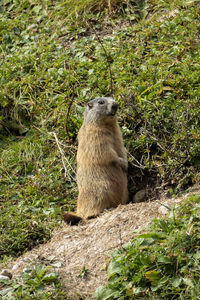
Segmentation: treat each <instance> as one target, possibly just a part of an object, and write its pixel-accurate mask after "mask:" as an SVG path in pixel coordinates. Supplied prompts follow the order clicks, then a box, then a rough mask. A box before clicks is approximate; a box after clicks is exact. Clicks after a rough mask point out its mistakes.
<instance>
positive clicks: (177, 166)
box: [0, 0, 200, 261]
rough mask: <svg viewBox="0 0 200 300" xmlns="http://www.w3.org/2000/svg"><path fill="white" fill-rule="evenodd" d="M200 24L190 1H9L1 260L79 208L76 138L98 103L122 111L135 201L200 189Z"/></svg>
mask: <svg viewBox="0 0 200 300" xmlns="http://www.w3.org/2000/svg"><path fill="white" fill-rule="evenodd" d="M199 16H200V6H199V3H198V1H186V0H184V1H179V0H176V1H167V0H166V1H165V0H159V1H153V0H151V1H140V2H138V1H125V0H124V1H117V0H116V1H105V0H104V1H103V0H102V1H98V2H97V1H92V0H87V1H85V2H84V6H83V1H82V2H81V1H50V0H45V1H39V0H33V1H31V2H30V1H27V0H22V1H17V0H15V1H14V0H3V1H2V2H1V5H0V41H1V46H0V58H1V67H0V90H1V92H0V209H1V216H0V234H1V235H0V245H1V246H0V256H1V259H2V260H3V261H6V260H7V259H8V258H9V257H16V256H19V255H20V254H22V253H23V252H24V251H26V250H27V249H31V248H32V247H34V246H35V245H37V244H39V243H42V242H44V241H45V240H47V239H49V237H50V236H51V232H52V230H53V228H55V226H57V225H59V224H60V221H61V214H62V212H63V211H65V210H74V209H75V204H76V198H77V193H78V191H77V186H76V179H75V173H76V163H75V156H76V150H77V142H76V137H77V132H78V130H79V128H80V126H81V123H82V119H83V110H84V105H85V103H87V102H88V101H89V100H90V99H92V98H94V97H96V96H101V95H103V96H110V95H111V94H112V95H113V97H115V98H116V100H117V101H118V103H119V105H120V112H119V122H120V126H121V128H122V131H123V136H124V139H125V144H126V147H127V149H128V152H129V174H128V176H129V189H130V195H131V196H132V195H133V194H134V193H135V192H137V191H138V190H140V189H141V188H144V187H146V186H148V188H149V189H150V190H151V191H152V193H153V194H154V192H155V190H156V191H158V192H162V191H163V189H164V190H166V191H170V193H172V194H174V193H177V192H179V191H181V190H184V189H187V187H189V186H190V185H192V184H194V183H196V182H199V161H200V150H199V149H200V141H199V135H200V129H199V128H200V126H199V125H200V108H199V98H200V86H199V76H200V68H199V66H200V61H199V57H200V47H199V35H200V27H199ZM102 45H103V46H102ZM111 83H112V84H111ZM54 133H56V135H57V137H58V140H59V143H60V145H61V147H62V149H63V151H64V154H65V159H64V162H65V165H66V168H67V170H68V173H67V175H66V177H65V172H64V167H63V162H62V157H61V153H60V151H59V149H58V145H57V143H56V141H55V135H54ZM154 196H155V194H154Z"/></svg>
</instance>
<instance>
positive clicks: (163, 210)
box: [158, 204, 170, 215]
mask: <svg viewBox="0 0 200 300" xmlns="http://www.w3.org/2000/svg"><path fill="white" fill-rule="evenodd" d="M158 212H159V214H161V215H168V214H169V212H170V207H169V208H168V205H167V204H164V205H161V206H160V207H159V209H158Z"/></svg>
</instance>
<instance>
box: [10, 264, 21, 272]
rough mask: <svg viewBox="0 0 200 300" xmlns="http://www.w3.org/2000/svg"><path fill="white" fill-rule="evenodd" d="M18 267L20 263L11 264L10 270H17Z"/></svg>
mask: <svg viewBox="0 0 200 300" xmlns="http://www.w3.org/2000/svg"><path fill="white" fill-rule="evenodd" d="M19 267H20V263H18V264H15V265H13V266H12V270H13V271H15V270H17V269H18V268H19Z"/></svg>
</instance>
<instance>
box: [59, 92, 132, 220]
mask: <svg viewBox="0 0 200 300" xmlns="http://www.w3.org/2000/svg"><path fill="white" fill-rule="evenodd" d="M117 109H118V104H117V102H116V101H114V100H113V98H111V97H102V98H95V99H94V100H92V101H90V102H89V103H88V104H87V107H86V110H85V113H84V122H83V125H82V127H81V128H80V130H79V133H78V152H77V183H78V190H79V195H78V201H77V213H76V214H73V213H65V214H64V215H63V218H64V221H65V222H66V223H70V224H71V225H74V224H76V223H78V222H79V221H80V220H81V219H82V218H83V219H88V218H92V217H95V216H97V215H98V214H99V213H101V212H102V211H103V210H104V209H106V208H111V207H116V206H117V205H119V204H125V203H126V202H127V200H128V189H127V174H126V172H127V166H128V163H127V153H126V149H125V148H124V144H123V139H122V134H121V131H120V127H119V124H118V122H117V117H116V112H117Z"/></svg>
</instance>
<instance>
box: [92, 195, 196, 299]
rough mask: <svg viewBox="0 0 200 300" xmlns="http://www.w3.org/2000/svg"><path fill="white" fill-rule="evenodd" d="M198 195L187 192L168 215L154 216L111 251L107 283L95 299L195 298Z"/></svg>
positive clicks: (97, 292)
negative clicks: (147, 226)
mask: <svg viewBox="0 0 200 300" xmlns="http://www.w3.org/2000/svg"><path fill="white" fill-rule="evenodd" d="M199 204H200V196H199V195H195V196H191V197H190V198H189V199H187V201H186V202H185V203H184V204H183V205H182V206H181V207H180V208H178V209H176V210H174V209H172V210H171V213H170V216H169V219H167V220H164V219H155V220H154V222H153V223H152V225H151V228H150V230H151V231H149V232H147V233H145V234H142V235H139V236H138V237H137V238H136V239H135V240H134V241H133V242H129V243H128V244H126V245H124V246H123V248H122V249H121V250H118V251H116V252H115V253H114V254H113V259H112V262H111V263H110V265H109V267H108V285H107V286H106V287H100V288H98V290H97V291H96V293H95V296H96V298H97V299H99V300H100V299H101V300H106V299H141V298H142V299H196V298H198V295H199V292H200V290H199V286H200V285H199V284H200V280H199V272H200V269H199V259H200V248H199V245H200V244H199V242H200V235H199V225H200V217H199V212H200V206H199Z"/></svg>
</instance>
